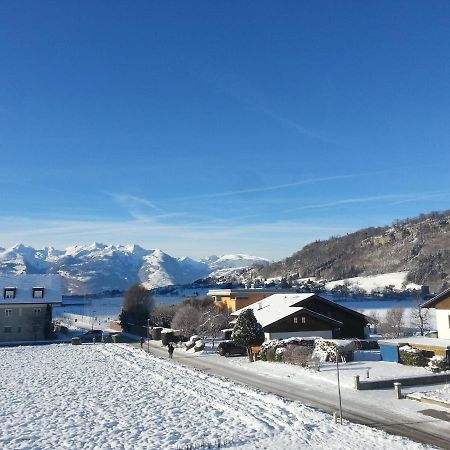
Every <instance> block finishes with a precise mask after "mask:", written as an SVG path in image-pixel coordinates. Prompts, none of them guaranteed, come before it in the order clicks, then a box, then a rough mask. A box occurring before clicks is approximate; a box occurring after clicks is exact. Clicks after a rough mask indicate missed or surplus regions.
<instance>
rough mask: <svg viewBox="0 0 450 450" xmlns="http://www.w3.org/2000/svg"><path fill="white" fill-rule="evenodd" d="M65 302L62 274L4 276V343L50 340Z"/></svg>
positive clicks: (0, 284)
mask: <svg viewBox="0 0 450 450" xmlns="http://www.w3.org/2000/svg"><path fill="white" fill-rule="evenodd" d="M61 301H62V283H61V277H60V276H59V275H37V274H36V275H35V274H33V275H0V342H12V341H39V340H44V339H48V338H49V337H50V332H51V324H52V307H53V306H55V305H60V304H61Z"/></svg>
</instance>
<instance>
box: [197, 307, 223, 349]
mask: <svg viewBox="0 0 450 450" xmlns="http://www.w3.org/2000/svg"><path fill="white" fill-rule="evenodd" d="M230 320H231V314H230V311H229V310H228V308H220V307H219V306H215V305H209V306H208V307H207V308H205V309H204V310H203V312H202V315H201V323H200V327H199V330H200V332H201V333H202V334H204V335H206V336H209V337H211V338H212V345H213V347H214V340H215V339H216V338H217V336H218V335H219V333H220V331H221V330H223V329H224V328H227V327H228V326H229V323H230Z"/></svg>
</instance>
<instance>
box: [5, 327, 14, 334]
mask: <svg viewBox="0 0 450 450" xmlns="http://www.w3.org/2000/svg"><path fill="white" fill-rule="evenodd" d="M3 331H4V332H5V333H11V331H12V328H11V327H5V328H4V329H3Z"/></svg>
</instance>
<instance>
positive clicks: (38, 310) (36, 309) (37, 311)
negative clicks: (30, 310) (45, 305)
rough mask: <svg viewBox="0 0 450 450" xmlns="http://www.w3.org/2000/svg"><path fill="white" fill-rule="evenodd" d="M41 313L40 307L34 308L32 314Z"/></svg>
mask: <svg viewBox="0 0 450 450" xmlns="http://www.w3.org/2000/svg"><path fill="white" fill-rule="evenodd" d="M40 313H41V308H34V315H35V316H38V315H39V314H40Z"/></svg>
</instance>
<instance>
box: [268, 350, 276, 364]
mask: <svg viewBox="0 0 450 450" xmlns="http://www.w3.org/2000/svg"><path fill="white" fill-rule="evenodd" d="M276 352H277V349H276V348H275V347H270V348H268V349H267V350H266V361H269V362H273V361H275V354H276Z"/></svg>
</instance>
